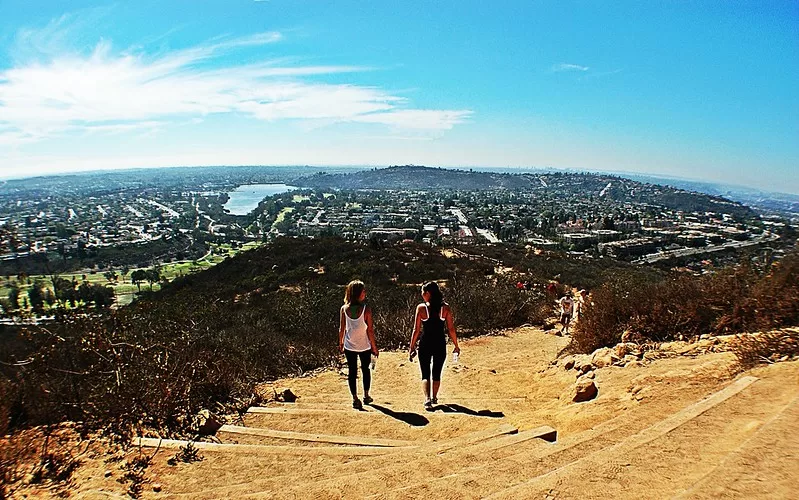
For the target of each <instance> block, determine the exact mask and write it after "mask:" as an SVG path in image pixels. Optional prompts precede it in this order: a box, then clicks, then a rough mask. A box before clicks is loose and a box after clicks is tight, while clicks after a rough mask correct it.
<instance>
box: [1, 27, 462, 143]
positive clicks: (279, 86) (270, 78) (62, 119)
mask: <svg viewBox="0 0 799 500" xmlns="http://www.w3.org/2000/svg"><path fill="white" fill-rule="evenodd" d="M59 26H62V27H63V26H65V21H63V19H59V20H56V21H54V22H53V23H51V25H48V27H47V28H45V30H44V31H45V33H44V34H42V33H35V32H33V31H31V30H26V31H24V33H23V34H22V35H21V36H22V37H23V38H25V39H27V40H34V39H35V40H37V41H38V42H40V43H39V46H40V47H42V48H44V49H45V50H42V51H41V52H40V55H42V54H44V55H45V56H47V60H46V61H42V60H41V58H33V57H31V58H29V59H28V60H26V61H23V62H17V63H16V64H15V65H14V67H12V68H10V69H7V70H5V71H0V144H21V143H25V142H33V141H37V140H41V139H44V138H48V137H53V136H58V135H63V134H74V133H76V132H79V131H84V132H86V133H92V134H99V133H115V134H116V133H125V132H130V131H135V130H141V129H144V130H153V129H163V128H168V127H169V126H170V125H171V124H173V123H175V122H184V123H185V122H186V121H187V120H192V119H196V118H198V117H204V116H207V115H211V114H234V115H244V116H250V117H253V118H256V119H259V120H266V121H275V120H300V121H309V122H314V123H325V124H334V123H341V122H357V123H366V124H375V125H383V126H388V127H390V128H395V129H404V130H417V131H424V130H429V131H443V130H448V129H451V128H452V127H453V126H455V125H456V124H458V123H461V122H463V121H464V120H466V119H467V118H468V117H469V116H470V115H471V111H469V110H440V109H413V108H412V106H411V105H410V102H409V101H408V99H407V98H404V97H400V96H397V95H394V94H393V93H391V92H389V91H387V90H384V89H381V88H377V87H373V86H365V85H359V84H357V83H345V84H342V83H326V82H324V81H320V78H323V77H324V76H325V75H332V74H352V75H355V74H357V73H359V72H363V71H368V70H370V68H365V67H359V66H346V65H341V66H329V65H315V66H292V65H286V64H285V60H281V59H273V60H265V61H263V62H261V63H258V64H247V65H235V64H229V63H227V64H226V63H225V61H226V59H225V58H221V57H219V56H220V55H222V54H223V53H227V52H228V51H234V50H236V49H238V48H240V47H255V46H265V45H269V44H274V43H276V42H279V41H280V40H281V39H282V38H283V37H282V35H281V34H280V33H277V32H265V33H257V34H253V35H249V36H245V37H238V38H230V37H226V38H217V39H214V40H211V41H208V42H206V43H202V44H198V45H196V46H193V47H189V48H185V49H182V50H178V51H172V52H169V53H162V54H157V55H152V54H146V53H143V52H141V51H140V50H139V51H135V50H133V49H127V50H122V51H115V50H114V47H113V46H112V44H111V42H110V41H105V40H104V41H100V42H99V43H96V45H95V46H94V49H93V50H92V51H91V53H89V54H79V53H74V52H69V51H64V52H60V51H58V50H56V46H57V45H58V44H62V43H65V42H64V40H65V35H63V34H61V32H60V31H59V30H58V29H57V28H58V27H59ZM45 35H47V36H51V37H52V40H48V39H47V36H45ZM201 63H202V64H201ZM209 63H212V64H209ZM309 76H314V78H313V79H307V77H309Z"/></svg>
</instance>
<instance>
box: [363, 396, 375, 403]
mask: <svg viewBox="0 0 799 500" xmlns="http://www.w3.org/2000/svg"><path fill="white" fill-rule="evenodd" d="M372 401H374V399H372V396H364V397H363V404H365V405H368V404H372Z"/></svg>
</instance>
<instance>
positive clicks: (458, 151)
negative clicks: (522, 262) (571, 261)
mask: <svg viewBox="0 0 799 500" xmlns="http://www.w3.org/2000/svg"><path fill="white" fill-rule="evenodd" d="M797 89H799V2H796V1H793V0H784V1H773V0H763V1H746V0H742V1H737V2H727V1H705V2H666V1H662V2H633V1H626V0H620V1H614V2H591V3H588V2H554V1H551V2H550V1H543V2H529V1H497V2H492V3H491V4H490V5H489V4H487V3H484V2H471V1H463V0H461V1H441V2H435V3H430V2H422V1H420V0H409V1H405V2H368V3H367V2H356V1H354V0H353V1H326V0H314V1H312V0H225V1H218V0H207V1H204V2H201V3H197V2H189V1H187V0H176V1H170V2H156V1H153V0H142V1H138V2H124V3H109V2H99V1H87V0H75V1H71V2H68V3H67V2H56V1H52V2H45V3H37V4H36V5H35V6H32V5H31V4H30V2H25V1H22V0H0V177H2V178H15V177H28V176H35V175H47V174H57V173H68V172H75V171H84V170H96V169H115V168H134V167H168V166H201V165H209V166H210V165H306V164H307V165H315V166H325V165H330V166H341V165H369V166H388V165H398V164H419V165H429V166H446V167H462V168H470V167H500V168H508V167H527V168H531V167H546V168H562V169H575V170H584V171H604V172H619V173H630V174H643V175H653V176H658V175H663V176H671V177H676V178H682V179H694V180H700V181H710V182H715V183H720V184H729V185H741V186H747V187H752V188H757V189H762V190H767V191H775V192H785V193H793V194H799V118H797V117H799V91H797Z"/></svg>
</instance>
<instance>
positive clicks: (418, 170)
mask: <svg viewBox="0 0 799 500" xmlns="http://www.w3.org/2000/svg"><path fill="white" fill-rule="evenodd" d="M292 183H293V184H294V185H295V186H299V187H305V188H314V189H343V190H360V189H376V190H431V191H435V190H461V191H473V190H517V191H537V192H542V193H543V192H548V193H554V194H558V195H561V196H562V197H564V198H567V197H584V196H589V195H593V196H603V195H607V196H609V197H610V198H612V199H613V200H616V201H620V202H634V203H644V204H650V205H656V206H661V207H665V208H669V209H673V210H683V211H686V212H694V211H696V212H719V213H728V214H731V215H734V216H738V217H743V218H749V217H755V213H754V211H752V209H751V208H749V207H747V206H745V205H742V204H741V203H738V202H735V201H731V200H729V199H727V198H724V197H721V196H715V195H711V194H705V193H698V192H695V191H689V190H685V189H680V188H676V187H672V186H663V185H657V184H650V183H645V182H639V181H636V180H630V179H626V178H622V177H619V176H616V175H610V174H589V173H569V172H542V173H531V172H521V173H508V172H486V171H477V170H458V169H450V168H433V167H425V166H418V165H404V166H393V167H388V168H375V169H372V170H363V171H359V172H352V173H327V172H317V173H315V174H313V175H310V176H305V177H300V178H298V179H295V180H294V181H292ZM600 193H601V194H600Z"/></svg>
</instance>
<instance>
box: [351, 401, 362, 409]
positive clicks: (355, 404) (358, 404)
mask: <svg viewBox="0 0 799 500" xmlns="http://www.w3.org/2000/svg"><path fill="white" fill-rule="evenodd" d="M352 407H353V408H355V409H356V410H363V403H361V400H360V399H358V398H355V399H353V400H352Z"/></svg>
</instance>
